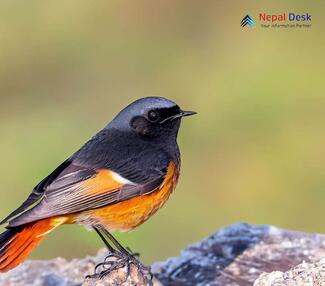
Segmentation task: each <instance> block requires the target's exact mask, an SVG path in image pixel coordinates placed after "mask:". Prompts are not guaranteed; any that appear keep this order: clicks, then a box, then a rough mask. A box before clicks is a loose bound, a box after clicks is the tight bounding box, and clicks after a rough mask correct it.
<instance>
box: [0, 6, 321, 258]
mask: <svg viewBox="0 0 325 286" xmlns="http://www.w3.org/2000/svg"><path fill="white" fill-rule="evenodd" d="M324 9H325V2H323V1H312V2H310V1H267V2H266V1H245V2H244V1H239V0H238V1H215V0H213V1H165V0H159V1H157V0H156V1H149V0H147V1H142V0H140V1H139V0H138V1H86V0H85V1H83V0H79V1H1V3H0V134H1V140H0V147H1V148H0V158H1V164H0V174H1V175H0V180H1V191H0V204H1V208H0V216H1V217H4V216H5V215H7V214H8V213H9V212H10V211H12V210H13V208H15V207H16V206H18V204H20V203H21V202H22V201H23V200H24V199H25V198H26V196H27V195H28V193H29V192H30V191H31V190H32V188H33V186H34V185H36V184H37V183H38V182H39V181H40V180H41V179H42V178H43V177H44V176H46V175H47V174H48V173H49V172H50V171H52V170H53V169H54V168H55V167H56V166H57V165H58V164H59V163H61V162H62V161H63V160H65V158H67V157H68V156H69V155H70V154H71V153H72V152H74V151H75V150H76V149H77V148H79V146H81V145H82V144H83V143H84V142H85V141H86V140H87V139H88V138H89V137H90V136H92V135H93V134H94V133H96V132H97V131H98V130H99V129H101V128H102V127H103V126H104V125H105V124H106V123H107V122H108V121H110V120H111V119H112V117H113V116H114V115H115V114H116V113H117V112H118V111H119V110H120V109H121V108H122V107H124V106H125V105H126V104H128V103H130V102H131V101H133V100H135V99H137V98H140V97H143V96H148V95H161V96H165V97H168V98H170V99H172V100H174V101H176V102H178V103H179V104H180V105H181V106H182V107H183V108H184V109H190V110H192V109H193V110H196V111H198V112H199V115H198V116H196V117H193V118H190V119H186V120H184V121H183V124H182V128H181V132H180V134H179V144H180V147H181V151H182V161H183V163H182V175H181V178H180V181H179V184H178V187H177V190H176V191H175V193H174V194H173V195H172V197H171V198H170V200H169V201H168V203H167V204H166V205H165V207H164V208H163V209H161V210H160V211H159V212H158V213H157V214H156V215H155V216H154V217H153V218H152V219H150V220H149V221H148V222H146V223H145V224H144V225H142V226H141V227H140V228H138V229H137V230H135V231H133V232H131V233H128V234H119V233H117V237H118V238H119V239H120V240H121V242H122V243H123V244H125V245H127V246H129V247H130V248H131V249H133V250H134V251H139V252H141V254H142V259H143V261H144V262H146V263H151V262H153V261H157V260H164V259H166V258H167V257H169V256H174V255H177V254H178V253H179V251H180V249H182V248H183V247H185V246H186V245H187V244H189V243H192V242H194V241H196V240H199V239H202V238H203V237H205V236H208V235H209V234H211V233H213V232H214V231H216V230H217V229H219V228H220V227H222V226H224V225H227V224H231V223H234V222H237V221H246V222H250V223H256V224H274V225H277V226H280V227H284V228H289V229H297V230H302V231H309V232H323V233H324V232H325V223H324V219H323V218H324V204H325V151H324V145H325V132H324V131H325V112H324V111H325V94H324V84H325V80H324V72H325V56H324V50H325V45H324V44H325V36H324V35H325V34H324V27H325V25H324V11H325V10H324ZM292 11H293V12H297V13H298V12H299V13H306V12H309V13H310V14H312V18H313V21H312V27H311V28H309V29H273V30H271V29H269V30H266V29H261V28H260V27H259V24H258V23H257V26H256V27H255V28H253V29H249V28H245V29H242V28H241V27H240V21H241V19H242V18H243V17H244V16H245V15H246V14H250V15H251V16H252V17H253V18H254V19H255V20H257V15H258V13H259V12H268V13H283V12H292ZM102 246H103V245H102V243H101V242H100V240H99V239H98V238H97V236H96V235H95V234H94V233H91V232H88V231H87V230H85V229H84V228H82V227H80V226H64V227H62V228H61V229H58V230H56V231H55V232H53V233H51V234H50V235H49V237H48V239H47V240H45V241H44V243H42V245H41V246H40V247H39V248H38V249H37V251H36V252H35V254H33V258H52V257H56V256H64V257H67V258H71V257H82V256H84V255H86V254H94V253H96V251H97V249H98V248H99V247H102Z"/></svg>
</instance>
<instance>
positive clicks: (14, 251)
mask: <svg viewBox="0 0 325 286" xmlns="http://www.w3.org/2000/svg"><path fill="white" fill-rule="evenodd" d="M65 222H66V218H64V217H56V218H48V219H43V220H40V221H36V222H33V223H30V224H26V225H23V226H21V227H20V228H19V229H8V230H7V231H6V232H5V233H4V234H5V237H6V240H5V241H1V242H2V243H1V246H2V247H1V249H0V272H7V271H9V270H10V269H12V268H14V267H16V266H18V265H19V264H20V263H22V262H23V261H24V260H25V259H26V258H27V256H28V255H29V254H30V253H31V252H32V251H33V250H34V249H35V247H36V246H37V245H38V244H39V243H40V242H41V241H42V240H43V239H44V238H45V236H46V234H48V233H49V232H51V231H52V230H53V229H55V228H56V227H58V226H59V225H61V224H64V223H65ZM0 239H1V238H0Z"/></svg>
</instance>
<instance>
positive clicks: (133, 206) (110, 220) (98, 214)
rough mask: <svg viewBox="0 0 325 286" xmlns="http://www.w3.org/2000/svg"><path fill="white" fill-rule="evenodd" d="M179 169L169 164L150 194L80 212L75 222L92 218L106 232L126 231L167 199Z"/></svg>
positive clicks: (151, 213)
mask: <svg viewBox="0 0 325 286" xmlns="http://www.w3.org/2000/svg"><path fill="white" fill-rule="evenodd" d="M178 176H179V169H178V168H177V167H176V165H175V164H174V163H170V165H169V167H168V170H167V174H166V177H165V179H164V181H163V183H162V184H161V186H160V187H159V188H157V189H156V190H155V191H153V192H151V193H150V194H147V195H143V196H137V197H134V198H132V199H129V200H126V201H123V202H119V203H116V204H113V205H109V206H105V207H102V208H98V209H94V210H90V211H86V212H82V213H80V214H79V217H78V216H77V220H79V221H81V222H82V220H83V219H87V218H92V219H93V220H95V221H97V222H99V223H100V224H102V225H103V226H105V228H107V229H108V230H120V231H128V230H132V229H133V228H135V227H137V226H138V225H140V224H142V223H143V222H144V221H146V220H147V219H148V218H149V217H151V216H152V215H153V214H154V213H155V212H156V211H157V210H158V209H159V208H161V207H162V206H163V204H164V203H165V202H166V201H167V199H168V198H169V195H170V194H171V193H172V191H173V190H174V188H175V187H176V183H177V180H178Z"/></svg>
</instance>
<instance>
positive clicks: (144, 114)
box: [0, 97, 195, 272]
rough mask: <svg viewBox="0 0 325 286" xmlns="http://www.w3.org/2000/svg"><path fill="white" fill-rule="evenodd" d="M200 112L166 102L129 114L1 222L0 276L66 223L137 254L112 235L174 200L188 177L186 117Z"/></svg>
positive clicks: (147, 102)
mask: <svg viewBox="0 0 325 286" xmlns="http://www.w3.org/2000/svg"><path fill="white" fill-rule="evenodd" d="M193 114H195V112H192V111H183V110H181V109H180V107H179V106H178V105H177V104H176V103H174V102H172V101H170V100H168V99H165V98H162V97H146V98H142V99H139V100H137V101H135V102H133V103H131V104H130V105H128V106H127V107H126V108H124V109H123V110H122V111H121V112H120V113H119V114H118V115H117V116H116V117H115V118H114V119H113V121H112V122H110V123H109V124H108V125H107V126H106V127H105V128H104V129H102V130H101V131H99V132H98V133H97V134H96V135H95V136H94V137H92V138H91V139H90V140H89V141H88V142H87V143H86V144H85V145H83V146H82V147H81V148H80V149H79V150H78V151H77V152H76V153H74V154H73V155H72V156H71V157H70V158H69V159H67V160H66V161H64V162H63V163H62V164H61V165H59V166H58V167H57V168H56V169H55V170H54V171H53V172H52V173H51V174H50V175H48V176H47V177H46V178H45V179H43V180H42V181H41V182H40V183H39V184H38V185H37V186H36V187H35V188H34V189H33V191H32V192H31V194H30V195H29V197H28V198H27V199H26V201H25V202H24V203H23V204H22V205H21V206H20V207H19V208H17V209H16V210H15V211H13V212H12V213H11V214H10V215H8V216H7V217H6V218H5V219H4V220H3V221H2V222H1V224H3V223H8V225H7V226H6V228H7V230H6V231H5V232H3V233H2V234H1V235H0V272H6V271H8V270H10V269H12V268H14V267H16V266H17V265H19V264H20V263H21V262H23V261H24V260H25V259H26V257H27V256H28V255H29V254H30V253H31V252H32V251H33V250H34V248H35V247H36V246H37V245H38V244H39V243H40V242H41V241H42V240H43V239H44V238H45V236H46V235H47V234H48V233H50V232H51V231H52V230H54V229H55V228H57V227H58V226H60V225H63V224H72V223H78V224H82V225H85V226H87V227H90V228H92V229H94V230H95V231H96V232H97V233H98V234H99V235H100V237H101V239H103V241H104V242H105V244H106V245H107V247H108V248H109V250H110V251H112V252H114V251H115V252H119V253H122V254H126V255H127V254H129V253H128V252H127V250H125V249H124V248H123V247H122V246H121V245H120V244H119V243H118V242H117V241H116V240H115V239H114V237H113V236H112V235H111V234H110V231H113V230H120V231H128V230H132V229H134V228H135V227H137V226H138V225H140V224H141V223H143V222H144V221H146V220H147V219H148V218H149V217H150V216H151V215H153V214H154V213H155V212H156V211H157V210H158V209H159V208H160V207H162V205H163V204H164V203H165V202H166V200H167V199H168V197H169V195H170V194H171V192H172V191H173V190H174V188H175V186H176V183H177V179H178V176H179V171H180V153H179V149H178V145H177V142H176V137H177V133H178V129H179V126H180V122H181V118H182V117H184V116H189V115H193ZM107 239H108V240H109V241H110V242H108V241H107ZM111 243H112V244H113V245H114V246H115V248H113V247H112V245H111Z"/></svg>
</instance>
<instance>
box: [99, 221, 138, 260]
mask: <svg viewBox="0 0 325 286" xmlns="http://www.w3.org/2000/svg"><path fill="white" fill-rule="evenodd" d="M101 229H102V231H103V232H104V233H105V235H106V236H107V237H108V238H109V240H110V241H111V242H112V243H113V244H114V245H115V247H116V248H117V250H118V251H119V252H121V253H123V254H126V255H132V254H131V253H130V252H129V251H127V250H126V249H125V248H124V247H123V246H122V245H121V244H120V243H119V242H118V241H117V240H116V239H115V237H114V236H113V235H111V234H110V232H109V231H108V230H106V229H105V228H103V227H102V228H101Z"/></svg>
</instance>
